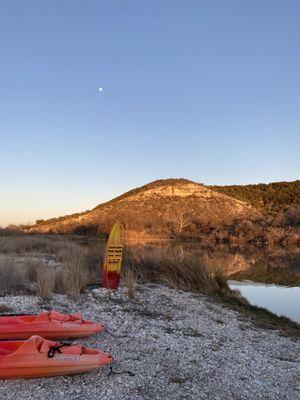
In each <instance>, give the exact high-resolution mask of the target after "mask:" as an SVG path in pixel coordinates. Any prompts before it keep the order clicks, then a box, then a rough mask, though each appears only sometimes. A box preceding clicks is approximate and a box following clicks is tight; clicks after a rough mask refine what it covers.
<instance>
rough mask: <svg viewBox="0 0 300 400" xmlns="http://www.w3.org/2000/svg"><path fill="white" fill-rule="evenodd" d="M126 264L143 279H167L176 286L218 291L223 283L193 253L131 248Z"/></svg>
mask: <svg viewBox="0 0 300 400" xmlns="http://www.w3.org/2000/svg"><path fill="white" fill-rule="evenodd" d="M125 263H126V267H127V268H130V269H132V270H133V271H134V273H135V274H136V277H137V279H138V280H139V281H140V282H154V283H163V284H166V285H168V286H170V287H172V288H174V289H175V288H176V289H181V290H186V291H192V292H200V293H215V292H217V291H218V290H220V286H219V284H218V282H217V281H216V279H215V277H214V275H213V274H212V273H211V272H210V271H209V270H208V269H207V268H206V266H205V265H204V264H203V263H202V261H201V259H200V258H198V257H195V256H192V255H187V256H182V255H180V254H176V253H174V254H170V255H169V256H167V255H166V254H161V253H159V252H151V253H150V252H149V253H148V255H147V252H146V253H145V252H144V255H143V257H142V256H140V254H138V252H137V253H132V252H131V251H130V250H128V249H127V252H126V260H125Z"/></svg>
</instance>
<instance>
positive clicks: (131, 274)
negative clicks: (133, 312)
mask: <svg viewBox="0 0 300 400" xmlns="http://www.w3.org/2000/svg"><path fill="white" fill-rule="evenodd" d="M123 282H124V285H125V287H126V288H127V294H128V298H129V299H134V297H135V293H136V283H137V274H136V273H135V271H134V270H133V269H131V268H127V269H126V270H125V272H124V275H123Z"/></svg>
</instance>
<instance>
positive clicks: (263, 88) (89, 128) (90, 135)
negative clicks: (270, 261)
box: [0, 0, 300, 226]
mask: <svg viewBox="0 0 300 400" xmlns="http://www.w3.org/2000/svg"><path fill="white" fill-rule="evenodd" d="M99 88H102V91H99ZM299 111H300V2H299V1H298V0H295V1H292V0H281V1H278V0H251V1H240V0H227V1H223V0H219V1H218V0H210V1H208V0H207V1H201V0H195V1H193V0H188V1H184V0H180V1H179V0H151V1H141V0H118V1H117V0H109V1H104V0H103V1H101V0H94V1H93V0H89V1H82V0H51V1H47V2H45V1H40V0H34V1H33V0H26V1H22V0H18V1H16V0H2V1H1V4H0V225H2V226H4V225H7V224H9V223H29V222H33V221H34V220H35V219H40V218H48V217H55V216H60V215H65V214H70V213H72V212H77V211H83V210H86V209H90V208H93V207H94V206H96V205H97V204H99V203H101V202H103V201H106V200H109V199H111V198H113V197H115V196H117V195H119V194H122V193H123V192H125V191H127V190H129V189H132V188H134V187H137V186H141V185H143V184H146V183H148V182H150V181H152V180H155V179H161V178H170V177H184V178H187V179H191V180H194V181H196V182H201V183H205V184H219V185H228V184H247V183H258V182H266V183H268V182H272V181H282V180H287V181H289V180H290V181H291V180H295V179H299V172H300V112H299Z"/></svg>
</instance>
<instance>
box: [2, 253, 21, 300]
mask: <svg viewBox="0 0 300 400" xmlns="http://www.w3.org/2000/svg"><path fill="white" fill-rule="evenodd" d="M24 289H26V278H25V276H24V273H22V271H21V269H20V267H19V266H17V265H16V264H15V262H14V261H13V260H0V291H1V293H3V294H4V293H11V292H18V291H22V290H24Z"/></svg>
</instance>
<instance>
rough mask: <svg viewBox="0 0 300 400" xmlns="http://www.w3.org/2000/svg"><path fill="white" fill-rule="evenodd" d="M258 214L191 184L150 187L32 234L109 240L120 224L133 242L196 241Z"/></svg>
mask: <svg viewBox="0 0 300 400" xmlns="http://www.w3.org/2000/svg"><path fill="white" fill-rule="evenodd" d="M259 215H260V214H259V212H258V211H257V210H256V209H255V208H253V207H252V206H251V205H250V204H248V203H246V202H245V201H243V200H240V199H236V198H232V197H229V196H228V195H226V194H224V193H221V192H220V191H218V190H213V189H212V188H210V187H207V186H204V185H202V184H199V183H195V182H192V181H189V180H186V179H166V180H158V181H154V182H151V183H149V184H147V185H144V186H142V187H139V188H136V189H133V190H131V191H129V192H126V193H124V194H123V195H121V196H119V197H117V198H115V199H113V200H111V201H108V202H106V203H103V204H100V205H98V206H97V207H95V208H94V209H92V210H88V211H85V212H83V213H77V214H73V215H68V216H64V217H59V218H52V219H50V220H45V221H44V220H38V221H37V223H36V224H35V225H33V226H31V227H29V228H28V229H27V231H29V232H42V233H83V234H84V233H94V232H96V231H97V232H99V233H103V234H106V233H107V232H108V231H109V229H110V227H111V225H112V223H113V221H115V220H116V219H119V220H120V221H121V222H122V223H123V225H124V227H125V230H126V233H127V235H128V236H130V237H134V236H139V237H141V236H145V237H153V238H154V237H155V238H157V237H160V238H170V237H178V236H180V237H181V236H185V237H186V236H189V235H190V236H193V235H194V234H195V232H196V231H197V229H199V228H200V227H203V226H205V227H208V226H209V227H216V226H224V225H228V224H231V223H233V221H235V220H237V219H238V220H242V219H245V218H248V219H253V218H257V217H258V216H259Z"/></svg>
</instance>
